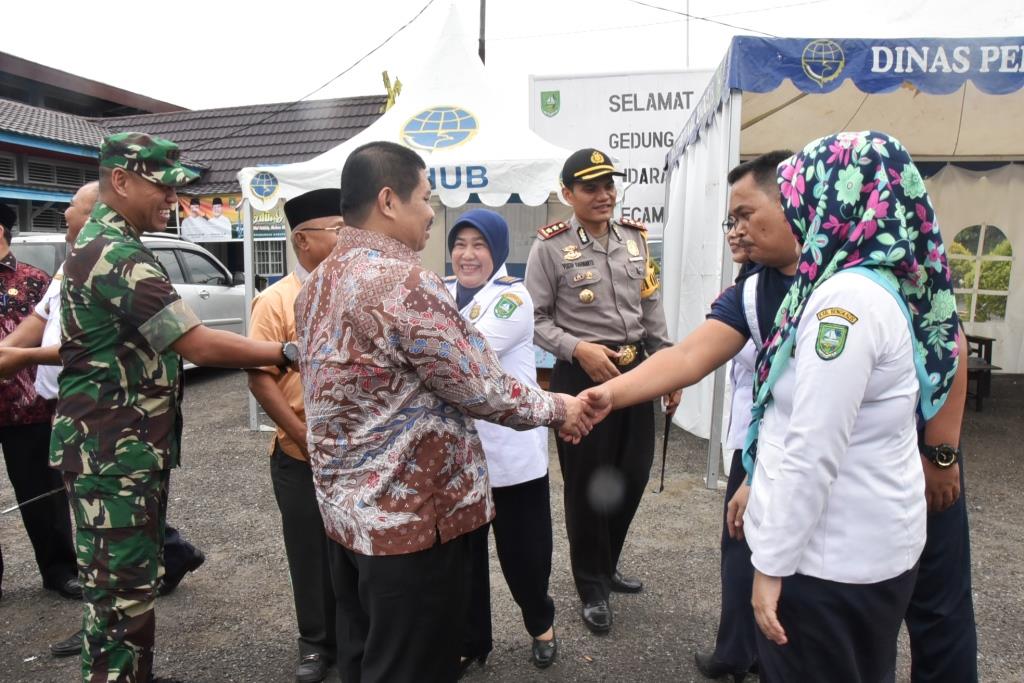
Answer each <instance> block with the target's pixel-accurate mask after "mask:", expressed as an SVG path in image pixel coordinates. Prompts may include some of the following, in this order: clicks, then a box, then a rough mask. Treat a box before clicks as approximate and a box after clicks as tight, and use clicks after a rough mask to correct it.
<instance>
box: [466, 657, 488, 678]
mask: <svg viewBox="0 0 1024 683" xmlns="http://www.w3.org/2000/svg"><path fill="white" fill-rule="evenodd" d="M473 662H476V663H478V664H479V665H480V668H481V669H482V668H484V664H486V663H487V655H486V654H483V655H476V656H475V657H463V658H462V659H460V660H459V678H460V679H461V678H462V677H463V676H465V675H466V673H467V672H468V671H469V667H471V666H473Z"/></svg>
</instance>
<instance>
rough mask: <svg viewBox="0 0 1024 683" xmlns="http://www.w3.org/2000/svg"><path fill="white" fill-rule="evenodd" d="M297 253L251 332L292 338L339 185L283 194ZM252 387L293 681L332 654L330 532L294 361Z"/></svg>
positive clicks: (327, 247)
mask: <svg viewBox="0 0 1024 683" xmlns="http://www.w3.org/2000/svg"><path fill="white" fill-rule="evenodd" d="M284 213H285V217H286V218H287V219H288V225H290V226H291V229H292V235H291V238H292V246H293V247H294V248H295V255H296V257H297V258H298V261H299V263H298V265H297V266H296V267H295V270H294V271H293V272H291V273H289V274H288V275H287V276H285V277H284V278H282V279H281V280H279V281H277V282H275V283H274V284H273V285H271V286H270V287H268V288H267V289H265V290H264V291H263V292H261V293H260V295H259V296H257V297H256V299H255V300H254V301H253V302H252V323H251V326H250V329H249V336H250V337H251V338H253V339H259V340H266V341H273V340H278V339H287V340H290V341H296V340H297V339H298V335H297V334H296V332H295V299H296V297H298V295H299V290H300V289H301V288H302V285H303V283H304V282H305V281H306V279H307V278H308V277H309V274H310V272H312V271H313V270H314V269H315V268H316V267H317V266H318V265H320V262H321V261H323V260H324V259H325V258H326V257H327V255H328V254H330V253H331V251H332V250H333V249H334V246H335V245H336V244H337V241H338V232H339V231H340V230H342V228H344V225H345V224H344V221H343V220H342V218H341V215H340V213H341V190H338V189H322V190H313V191H312V192H307V193H305V194H302V195H299V196H298V197H295V198H294V199H290V200H288V201H287V202H285V205H284ZM249 390H250V391H252V395H253V396H255V397H256V400H257V401H259V403H260V405H261V406H263V409H264V410H265V411H266V412H267V415H269V416H270V419H272V420H273V421H274V424H276V425H277V434H276V435H275V436H274V440H273V442H272V444H271V453H270V479H271V481H272V482H273V484H274V497H275V498H276V499H277V507H278V509H279V510H280V511H281V531H282V534H283V535H284V547H285V554H286V556H287V558H288V568H289V571H290V572H291V584H292V592H293V594H294V597H295V617H296V620H297V621H298V626H299V665H298V669H297V671H296V673H295V680H296V682H297V683H316V682H318V681H322V680H323V679H324V677H325V676H326V675H327V667H329V666H330V665H331V663H332V662H333V661H334V658H335V636H334V631H335V629H334V591H333V589H332V588H331V575H330V572H329V569H328V566H327V535H326V533H325V532H324V524H323V519H322V518H321V517H320V508H319V507H317V502H316V492H315V491H314V488H313V471H312V469H311V468H310V465H309V453H308V452H307V451H306V412H305V409H304V407H303V400H302V379H301V378H300V377H299V373H298V371H297V370H295V369H293V368H290V367H289V368H279V367H266V368H260V369H258V370H251V371H249Z"/></svg>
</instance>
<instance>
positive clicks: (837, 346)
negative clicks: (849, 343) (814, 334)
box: [814, 323, 850, 360]
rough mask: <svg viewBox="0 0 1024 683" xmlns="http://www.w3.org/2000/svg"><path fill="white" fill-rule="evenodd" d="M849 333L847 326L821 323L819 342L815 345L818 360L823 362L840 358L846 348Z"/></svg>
mask: <svg viewBox="0 0 1024 683" xmlns="http://www.w3.org/2000/svg"><path fill="white" fill-rule="evenodd" d="M849 331H850V328H849V327H847V326H846V325H838V324H836V323H821V325H819V326H818V341H817V342H816V343H815V345H814V350H815V351H816V352H817V353H818V358H821V359H822V360H832V359H833V358H838V357H839V354H841V353H842V352H843V349H844V348H846V335H847V333H848V332H849Z"/></svg>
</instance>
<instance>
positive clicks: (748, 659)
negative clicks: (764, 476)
mask: <svg viewBox="0 0 1024 683" xmlns="http://www.w3.org/2000/svg"><path fill="white" fill-rule="evenodd" d="M742 455H743V451H742V450H736V451H734V452H733V454H732V466H731V467H730V468H729V483H728V484H727V485H726V487H725V505H724V506H723V507H722V545H721V548H722V558H721V562H722V564H721V578H722V611H721V614H720V615H719V617H718V635H717V637H716V638H715V658H716V659H717V660H718V661H720V662H725V663H727V664H730V665H732V667H733V669H734V670H736V671H745V670H747V669H749V668H750V666H751V665H752V664H753V663H754V662H755V661H757V641H756V640H755V638H754V631H755V629H757V624H756V623H755V622H754V608H753V607H752V606H751V604H750V599H751V594H752V592H753V585H754V565H752V564H751V563H750V546H748V545H747V541H746V539H740V540H736V539H733V538H730V537H729V532H728V531H727V526H726V513H727V512H728V509H729V500H730V499H731V498H732V497H733V494H735V493H736V491H737V489H739V487H740V485H741V484H742V483H743V480H744V479H746V478H747V472H746V470H744V469H743V458H742Z"/></svg>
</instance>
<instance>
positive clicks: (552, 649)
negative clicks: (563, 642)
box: [530, 633, 558, 669]
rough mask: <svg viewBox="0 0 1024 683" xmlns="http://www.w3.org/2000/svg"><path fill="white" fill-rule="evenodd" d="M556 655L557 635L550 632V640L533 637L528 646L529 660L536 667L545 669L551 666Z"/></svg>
mask: <svg viewBox="0 0 1024 683" xmlns="http://www.w3.org/2000/svg"><path fill="white" fill-rule="evenodd" d="M556 657H558V637H557V636H556V635H555V634H554V633H552V634H551V640H538V639H536V638H534V639H533V645H531V646H530V660H531V661H532V662H533V665H534V666H535V667H537V668H538V669H546V668H548V667H549V666H551V665H552V664H553V663H554V661H555V658H556Z"/></svg>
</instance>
